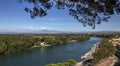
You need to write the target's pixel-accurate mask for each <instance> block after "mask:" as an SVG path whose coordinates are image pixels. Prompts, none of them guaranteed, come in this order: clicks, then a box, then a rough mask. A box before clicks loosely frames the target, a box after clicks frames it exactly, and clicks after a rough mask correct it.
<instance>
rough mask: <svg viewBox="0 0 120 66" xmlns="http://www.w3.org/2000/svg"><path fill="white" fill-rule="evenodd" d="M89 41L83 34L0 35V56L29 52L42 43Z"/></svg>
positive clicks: (56, 43)
mask: <svg viewBox="0 0 120 66" xmlns="http://www.w3.org/2000/svg"><path fill="white" fill-rule="evenodd" d="M88 39H89V35H82V34H53V35H50V34H47V35H46V34H44V35H0V54H7V53H16V52H20V51H27V50H30V49H31V48H34V46H38V47H40V46H41V43H42V42H44V43H45V44H50V45H51V46H54V45H63V44H66V43H71V41H72V40H76V41H75V42H77V41H85V40H88Z"/></svg>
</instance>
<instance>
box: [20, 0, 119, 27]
mask: <svg viewBox="0 0 120 66" xmlns="http://www.w3.org/2000/svg"><path fill="white" fill-rule="evenodd" d="M18 1H19V2H20V3H21V2H25V3H30V4H32V5H33V8H30V7H25V11H26V12H28V13H30V16H31V18H35V17H43V16H46V15H47V11H48V10H50V9H51V8H52V7H53V6H55V7H56V8H57V9H68V11H69V14H70V15H71V16H73V17H74V18H75V19H77V20H78V21H79V22H81V23H83V25H84V26H86V25H89V26H92V27H93V29H94V28H95V25H96V24H100V23H101V22H104V21H105V22H107V21H108V19H109V18H110V17H111V15H113V14H115V13H117V14H119V13H120V0H18Z"/></svg>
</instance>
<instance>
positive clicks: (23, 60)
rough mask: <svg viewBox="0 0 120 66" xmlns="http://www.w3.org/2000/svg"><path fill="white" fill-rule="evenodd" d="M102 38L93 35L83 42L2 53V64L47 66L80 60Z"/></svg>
mask: <svg viewBox="0 0 120 66" xmlns="http://www.w3.org/2000/svg"><path fill="white" fill-rule="evenodd" d="M101 39H102V38H98V37H91V38H90V40H88V41H83V42H76V43H70V44H65V45H60V46H53V47H42V48H37V49H34V50H31V51H28V52H20V53H16V54H13V55H0V66H45V65H46V64H49V63H59V62H65V61H67V60H69V59H75V60H76V61H80V60H81V59H80V57H81V56H82V55H84V54H85V53H86V52H88V51H89V50H90V49H91V47H92V46H93V44H95V43H96V42H99V41H101Z"/></svg>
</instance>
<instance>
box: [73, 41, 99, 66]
mask: <svg viewBox="0 0 120 66" xmlns="http://www.w3.org/2000/svg"><path fill="white" fill-rule="evenodd" d="M99 48H100V42H97V43H95V44H94V45H93V47H92V48H91V49H90V51H88V52H87V53H85V54H84V55H83V56H82V57H81V59H82V60H81V61H80V62H78V63H77V64H76V65H75V66H82V65H86V64H87V63H89V62H90V61H92V60H93V56H92V55H93V53H94V52H95V51H96V50H97V49H99ZM87 61H89V62H87Z"/></svg>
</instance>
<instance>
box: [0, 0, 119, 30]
mask: <svg viewBox="0 0 120 66" xmlns="http://www.w3.org/2000/svg"><path fill="white" fill-rule="evenodd" d="M25 6H26V5H25V4H23V3H22V4H21V3H19V2H18V1H17V0H1V2H0V32H3V31H16V30H17V31H20V30H21V31H26V30H43V29H46V30H57V31H72V32H81V31H120V22H119V21H120V15H113V16H112V18H111V19H110V20H109V22H103V23H101V24H100V25H97V26H96V28H95V29H92V27H89V26H86V27H84V26H83V25H82V23H79V22H78V21H77V20H75V19H74V18H73V17H72V16H70V15H69V14H68V12H67V11H66V10H56V9H54V8H53V9H51V10H50V11H48V15H47V16H45V17H43V18H35V19H31V17H30V15H29V14H28V13H26V12H25V11H24V7H25ZM28 6H29V5H28Z"/></svg>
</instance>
